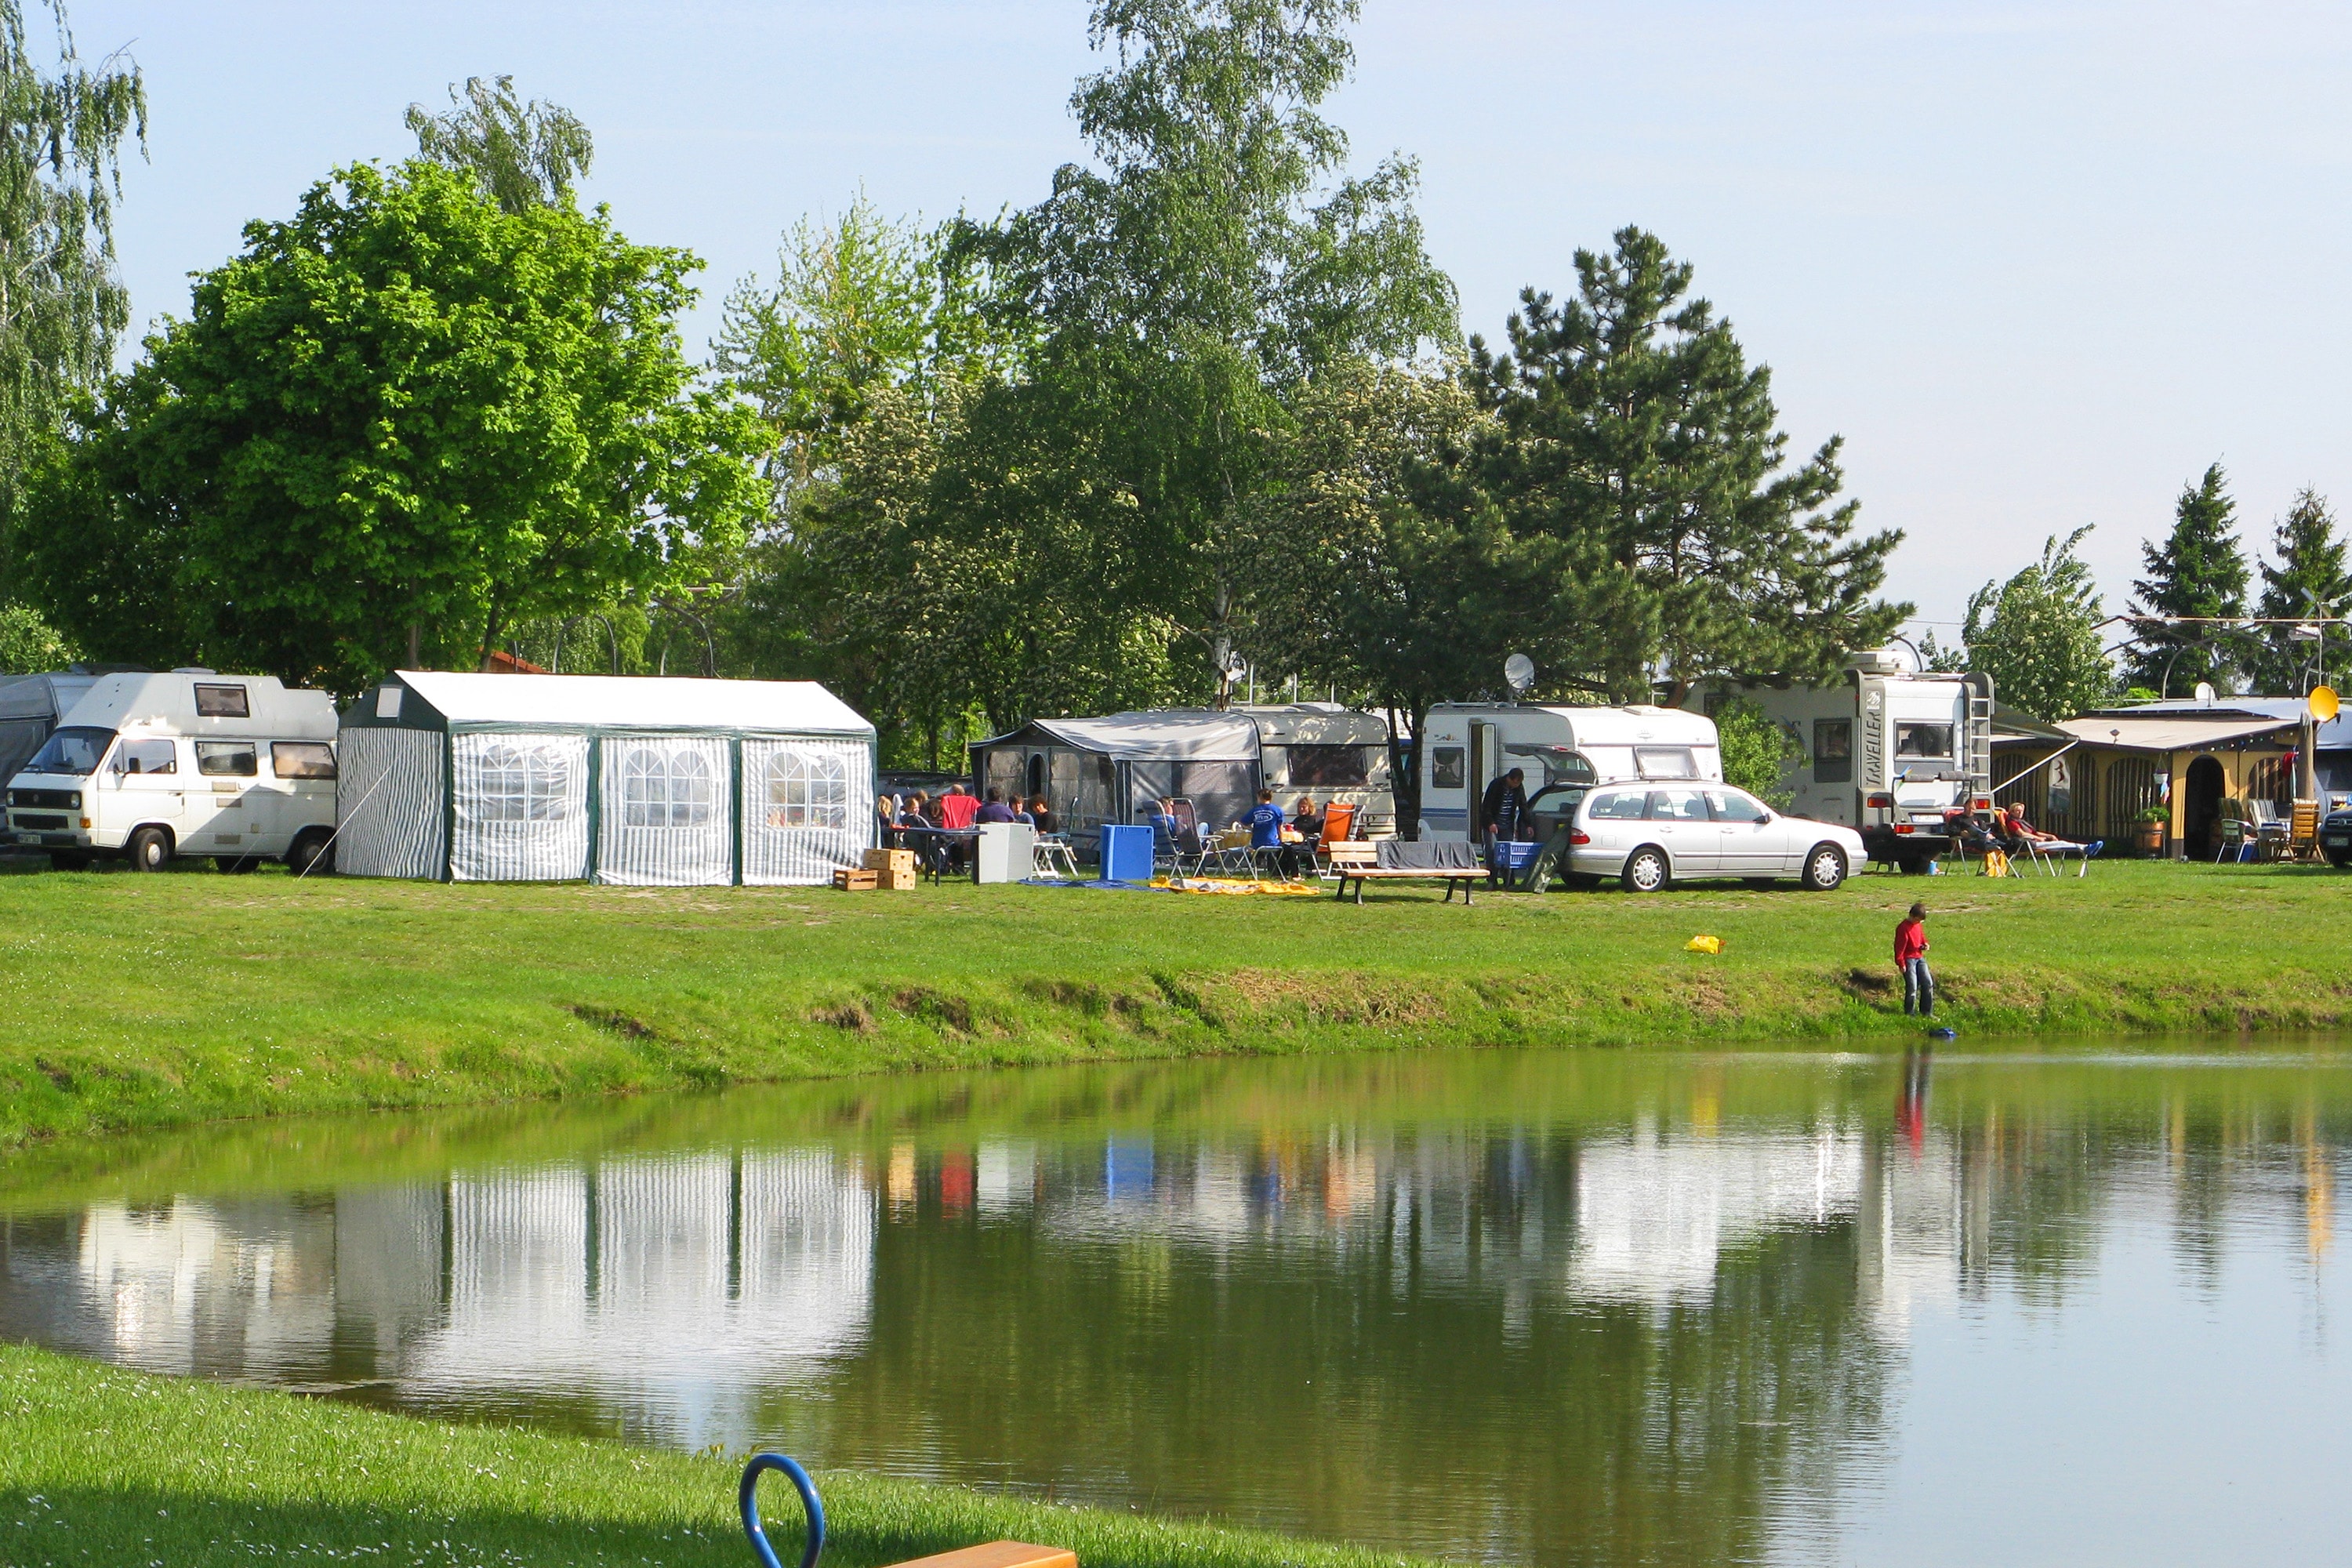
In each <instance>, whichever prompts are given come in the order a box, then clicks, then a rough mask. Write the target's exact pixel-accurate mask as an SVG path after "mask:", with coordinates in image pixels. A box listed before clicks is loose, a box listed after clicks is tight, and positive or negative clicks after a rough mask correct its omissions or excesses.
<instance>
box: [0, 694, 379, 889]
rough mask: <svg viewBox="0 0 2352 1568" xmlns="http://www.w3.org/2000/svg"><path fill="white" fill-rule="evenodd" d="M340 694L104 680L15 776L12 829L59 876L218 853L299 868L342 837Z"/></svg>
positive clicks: (232, 866) (155, 865) (247, 866)
mask: <svg viewBox="0 0 2352 1568" xmlns="http://www.w3.org/2000/svg"><path fill="white" fill-rule="evenodd" d="M334 742H335V704H334V699H332V698H331V697H330V696H328V695H327V694H326V693H325V692H323V691H289V690H288V689H286V688H285V687H284V686H282V685H280V684H279V683H278V680H277V679H276V678H275V677H272V676H267V675H215V674H214V673H213V672H212V671H210V670H193V669H180V670H173V672H171V673H170V674H168V675H109V676H104V677H101V678H100V679H98V680H97V681H95V682H93V683H92V684H91V686H90V689H89V691H88V692H86V693H85V694H84V695H83V697H82V699H81V700H80V701H79V702H77V703H75V704H74V707H73V710H72V711H71V712H69V713H68V714H67V715H66V716H65V719H64V721H62V722H61V723H59V724H58V728H57V730H56V731H54V732H53V733H51V735H50V736H49V738H48V740H47V742H45V743H44V744H43V745H42V747H41V749H40V750H39V751H38V752H36V753H34V755H33V757H32V760H31V761H29V762H27V763H26V764H25V767H24V770H23V771H22V772H20V773H17V774H16V777H15V778H13V779H11V780H10V781H9V783H8V813H7V826H8V830H9V833H10V835H11V836H12V837H14V838H15V840H16V844H17V845H18V847H35V848H43V849H47V851H48V852H49V858H50V861H51V863H52V864H54V865H57V866H58V867H59V868H75V867H81V866H86V865H88V864H89V862H90V861H91V860H92V859H95V858H112V857H121V858H126V859H128V860H129V861H130V862H131V866H132V867H133V868H136V869H138V870H142V871H155V870H161V869H162V868H163V867H165V866H167V865H169V864H170V863H171V861H172V860H173V858H174V857H176V856H183V855H209V856H211V857H213V858H214V860H215V862H216V863H217V864H218V865H219V866H220V868H222V869H223V870H239V871H243V870H251V869H252V868H254V867H255V866H256V865H257V864H258V863H259V862H260V861H261V860H262V859H263V858H282V859H284V860H285V861H286V863H287V864H288V865H289V866H292V867H295V868H298V869H299V868H303V867H306V866H308V865H309V864H310V861H311V860H312V859H314V858H316V857H317V856H318V855H319V853H320V850H321V849H323V848H324V847H326V844H327V841H328V838H329V837H330V836H331V834H332V833H333V832H334V828H335V747H334Z"/></svg>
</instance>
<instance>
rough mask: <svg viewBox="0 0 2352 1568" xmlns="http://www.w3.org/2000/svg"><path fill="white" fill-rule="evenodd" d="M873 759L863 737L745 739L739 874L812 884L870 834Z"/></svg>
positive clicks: (854, 861) (753, 879)
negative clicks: (822, 739)
mask: <svg viewBox="0 0 2352 1568" xmlns="http://www.w3.org/2000/svg"><path fill="white" fill-rule="evenodd" d="M873 799H874V758H873V753H872V752H871V751H870V750H869V749H868V748H867V746H866V742H863V741H820V740H747V741H745V742H743V807H742V815H743V880H744V881H745V882H747V883H754V884H770V885H779V884H799V885H808V884H817V883H824V882H829V881H831V880H832V879H833V873H834V870H835V868H838V867H843V866H849V867H855V866H857V865H859V864H860V863H861V862H862V861H863V859H864V858H865V853H866V848H867V847H869V846H870V845H871V843H872V838H873V823H872V816H873V814H872V812H871V811H870V810H866V809H861V803H863V804H864V805H871V803H872V802H873Z"/></svg>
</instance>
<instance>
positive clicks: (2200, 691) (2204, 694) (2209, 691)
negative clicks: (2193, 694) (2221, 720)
mask: <svg viewBox="0 0 2352 1568" xmlns="http://www.w3.org/2000/svg"><path fill="white" fill-rule="evenodd" d="M2197 700H2198V701H2200V702H2207V703H2210V702H2211V701H2212V700H2213V683H2212V682H2211V681H2210V680H2200V681H2199V682H2198V683H2197Z"/></svg>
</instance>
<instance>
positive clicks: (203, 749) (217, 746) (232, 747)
mask: <svg viewBox="0 0 2352 1568" xmlns="http://www.w3.org/2000/svg"><path fill="white" fill-rule="evenodd" d="M196 772H198V773H202V774H204V775H205V777H206V778H215V779H249V778H253V777H256V776H257V775H258V774H259V773H260V772H261V759H260V755H259V753H258V752H256V751H255V750H254V745H253V742H250V741H198V742H196Z"/></svg>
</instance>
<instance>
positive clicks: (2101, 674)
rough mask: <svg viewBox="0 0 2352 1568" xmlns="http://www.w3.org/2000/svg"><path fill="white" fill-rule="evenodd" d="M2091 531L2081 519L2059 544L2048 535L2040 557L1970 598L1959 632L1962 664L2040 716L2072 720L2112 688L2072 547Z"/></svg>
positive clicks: (2090, 594)
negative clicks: (1963, 644)
mask: <svg viewBox="0 0 2352 1568" xmlns="http://www.w3.org/2000/svg"><path fill="white" fill-rule="evenodd" d="M2090 531H2091V530H2090V527H2089V525H2087V524H2085V525H2084V527H2081V528H2078V529H2076V530H2075V531H2074V532H2072V533H2070V534H2068V535H2067V536H2066V539H2065V542H2063V543H2061V542H2059V539H2058V536H2057V535H2056V534H2053V535H2051V536H2050V538H2049V540H2048V541H2047V542H2044V543H2043V545H2042V559H2041V560H2039V561H2037V562H2035V563H2033V564H2032V565H2031V566H2028V567H2027V568H2026V569H2025V570H2024V571H2022V572H2020V573H2019V574H2017V575H2015V576H2014V577H2011V579H2010V580H2009V581H2008V582H2006V583H1987V584H1985V585H1984V586H1983V587H1981V588H1979V589H1978V590H1977V591H1976V593H1975V594H1973V595H1970V596H1969V611H1968V620H1967V625H1966V629H1965V631H1964V632H1963V633H1962V636H1963V637H1964V639H1965V640H1966V641H1967V643H1968V648H1969V668H1971V669H1977V670H1981V671H1983V672H1984V673H1986V674H1988V675H1990V676H1991V677H1992V683H1993V692H1994V694H1995V695H1996V696H1998V697H1999V698H2000V700H2001V701H2003V702H2004V703H2006V704H2008V705H2009V706H2010V707H2011V708H2015V709H2017V710H2019V711H2020V712H2022V713H2026V714H2029V715H2031V716H2032V717H2033V718H2036V719H2040V720H2042V721H2044V722H2054V721H2058V720H2061V719H2072V718H2074V717H2075V716H2076V715H2078V714H2080V713H2083V712H2084V711H2085V710H2089V709H2092V708H2095V707H2096V706H2098V705H2099V704H2100V703H2101V702H2103V701H2105V700H2107V699H2108V698H2109V697H2111V696H2113V695H2114V694H2115V689H2116V672H2115V667H2114V666H2113V665H2112V664H2110V663H2109V662H2108V660H2107V656H2106V654H2105V652H2103V651H2102V650H2101V648H2100V646H2099V623H2100V622H2101V621H2102V620H2103V619H2104V618H2105V611H2104V610H2103V609H2102V607H2101V605H2100V601H2099V588H2098V584H2097V583H2095V581H2093V579H2092V576H2091V569H2090V568H2089V567H2088V566H2086V565H2084V563H2083V561H2082V558H2081V557H2080V556H2078V555H2076V554H2075V547H2076V546H2078V545H2080V544H2081V543H2082V542H2083V541H2084V538H2085V537H2087V536H2088V535H2089V533H2090Z"/></svg>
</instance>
